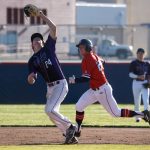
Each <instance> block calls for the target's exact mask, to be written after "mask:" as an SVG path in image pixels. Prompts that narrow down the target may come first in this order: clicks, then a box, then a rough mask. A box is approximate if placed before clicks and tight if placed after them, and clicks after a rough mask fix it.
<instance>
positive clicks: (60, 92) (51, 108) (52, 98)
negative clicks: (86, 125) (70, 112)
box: [45, 79, 71, 134]
mask: <svg viewBox="0 0 150 150" xmlns="http://www.w3.org/2000/svg"><path fill="white" fill-rule="evenodd" d="M59 81H60V83H59V84H56V85H54V86H51V87H49V86H47V96H46V97H47V103H46V106H45V112H46V114H47V115H48V116H49V118H50V120H51V121H52V122H53V123H54V124H55V125H56V126H57V127H58V128H59V129H60V130H61V131H62V133H63V134H66V129H67V128H68V127H69V126H70V125H71V122H70V120H69V119H68V118H67V117H65V116H63V115H62V114H60V112H59V110H60V104H61V103H62V102H63V100H64V98H65V97H66V95H67V93H68V83H67V81H66V79H63V80H59Z"/></svg>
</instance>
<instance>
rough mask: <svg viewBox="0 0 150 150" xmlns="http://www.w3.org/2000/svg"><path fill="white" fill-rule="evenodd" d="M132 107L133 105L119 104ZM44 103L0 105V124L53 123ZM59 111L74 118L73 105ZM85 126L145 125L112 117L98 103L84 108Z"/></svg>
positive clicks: (45, 124) (42, 124)
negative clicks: (46, 112)
mask: <svg viewBox="0 0 150 150" xmlns="http://www.w3.org/2000/svg"><path fill="white" fill-rule="evenodd" d="M119 106H120V107H121V108H124V107H126V108H130V109H133V105H119ZM44 107H45V106H44V105H0V125H14V126H15V125H17V126H26V125H27V126H47V125H53V124H52V122H51V121H50V120H49V119H48V117H47V115H46V114H45V112H44ZM61 113H62V114H64V115H65V116H67V117H68V118H69V119H70V120H71V121H72V122H75V121H74V118H75V105H61ZM83 125H85V126H89V125H91V126H139V127H141V126H146V127H149V125H148V124H147V123H145V122H144V121H142V122H140V123H135V120H134V118H113V117H111V116H110V115H109V114H108V113H107V112H106V111H105V110H104V109H103V108H102V106H101V105H99V104H95V105H91V106H89V107H88V108H87V109H86V110H85V119H84V122H83Z"/></svg>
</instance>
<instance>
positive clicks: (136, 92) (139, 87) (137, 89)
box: [132, 80, 149, 111]
mask: <svg viewBox="0 0 150 150" xmlns="http://www.w3.org/2000/svg"><path fill="white" fill-rule="evenodd" d="M143 83H145V81H136V80H133V83H132V91H133V96H134V105H135V107H134V110H135V111H140V104H141V96H142V99H143V104H144V110H149V89H145V88H144V87H143Z"/></svg>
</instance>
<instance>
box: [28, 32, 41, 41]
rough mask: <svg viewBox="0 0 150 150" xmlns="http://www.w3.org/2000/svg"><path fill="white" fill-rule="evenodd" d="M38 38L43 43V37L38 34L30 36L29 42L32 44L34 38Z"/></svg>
mask: <svg viewBox="0 0 150 150" xmlns="http://www.w3.org/2000/svg"><path fill="white" fill-rule="evenodd" d="M36 37H39V38H40V39H41V40H42V41H43V36H42V34H40V33H33V34H32V35H31V42H33V40H34V38H36Z"/></svg>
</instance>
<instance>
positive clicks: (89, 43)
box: [76, 39, 93, 52]
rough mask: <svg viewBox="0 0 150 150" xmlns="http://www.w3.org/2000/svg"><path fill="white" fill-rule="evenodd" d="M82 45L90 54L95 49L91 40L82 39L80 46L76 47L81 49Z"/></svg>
mask: <svg viewBox="0 0 150 150" xmlns="http://www.w3.org/2000/svg"><path fill="white" fill-rule="evenodd" d="M80 45H85V50H86V51H87V52H90V51H91V50H92V47H93V43H92V41H91V40H89V39H82V40H81V41H80V42H79V44H77V45H76V47H78V48H79V46H80Z"/></svg>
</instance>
